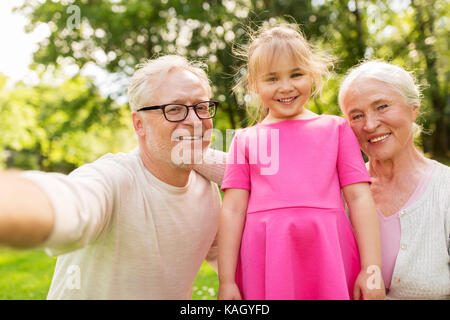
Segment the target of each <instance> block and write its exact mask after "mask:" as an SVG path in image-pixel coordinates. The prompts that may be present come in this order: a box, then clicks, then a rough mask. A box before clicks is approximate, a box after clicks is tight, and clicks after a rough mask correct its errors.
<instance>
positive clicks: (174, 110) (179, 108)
mask: <svg viewBox="0 0 450 320" xmlns="http://www.w3.org/2000/svg"><path fill="white" fill-rule="evenodd" d="M183 108H184V107H182V106H167V107H166V112H167V113H178V112H182V111H183Z"/></svg>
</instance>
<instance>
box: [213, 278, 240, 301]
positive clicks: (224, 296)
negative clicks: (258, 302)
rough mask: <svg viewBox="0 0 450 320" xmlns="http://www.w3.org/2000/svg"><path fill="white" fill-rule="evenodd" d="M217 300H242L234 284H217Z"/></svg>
mask: <svg viewBox="0 0 450 320" xmlns="http://www.w3.org/2000/svg"><path fill="white" fill-rule="evenodd" d="M217 299H218V300H242V297H241V293H240V292H239V288H238V286H237V284H236V283H235V282H231V283H225V284H219V293H218V295H217Z"/></svg>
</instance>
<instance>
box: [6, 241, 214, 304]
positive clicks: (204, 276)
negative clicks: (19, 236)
mask: <svg viewBox="0 0 450 320" xmlns="http://www.w3.org/2000/svg"><path fill="white" fill-rule="evenodd" d="M55 264H56V258H52V257H49V256H48V255H47V254H46V253H45V252H44V250H41V249H39V250H10V249H5V248H0V300H43V299H46V297H47V292H48V289H49V288H50V283H51V280H52V277H53V271H54V269H55ZM218 284H219V282H218V278H217V274H216V273H215V272H214V270H213V269H212V268H211V267H210V266H209V265H208V264H207V263H206V262H205V263H203V265H202V267H201V269H200V272H199V274H198V276H197V279H196V280H195V283H194V287H193V291H192V299H194V300H215V299H217V288H218Z"/></svg>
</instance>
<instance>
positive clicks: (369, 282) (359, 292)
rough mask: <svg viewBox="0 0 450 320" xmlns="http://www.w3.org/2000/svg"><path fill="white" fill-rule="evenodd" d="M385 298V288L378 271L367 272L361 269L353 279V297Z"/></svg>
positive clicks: (367, 298) (355, 298)
mask: <svg viewBox="0 0 450 320" xmlns="http://www.w3.org/2000/svg"><path fill="white" fill-rule="evenodd" d="M361 297H362V298H363V300H385V299H386V289H385V287H384V281H383V277H382V276H381V271H380V272H375V273H369V272H367V271H366V270H361V272H360V273H359V275H358V277H357V278H356V281H355V286H354V289H353V299H354V300H360V299H361Z"/></svg>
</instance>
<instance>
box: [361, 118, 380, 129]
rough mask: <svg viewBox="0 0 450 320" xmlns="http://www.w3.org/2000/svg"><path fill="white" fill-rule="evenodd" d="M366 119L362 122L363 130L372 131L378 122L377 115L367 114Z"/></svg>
mask: <svg viewBox="0 0 450 320" xmlns="http://www.w3.org/2000/svg"><path fill="white" fill-rule="evenodd" d="M365 120H366V121H365V122H364V130H366V131H368V132H373V131H375V129H376V128H377V127H378V125H379V124H380V123H379V121H378V117H377V116H376V115H373V114H367V115H366V119H365Z"/></svg>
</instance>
